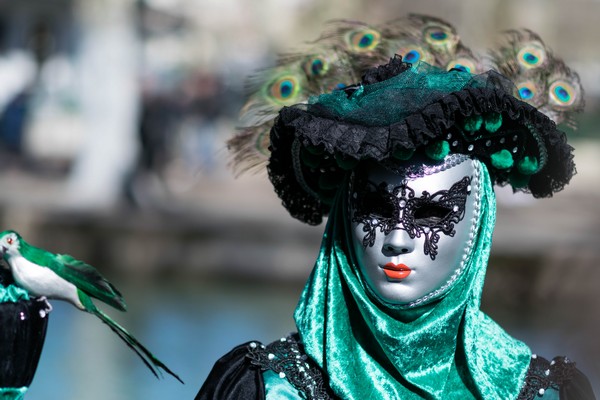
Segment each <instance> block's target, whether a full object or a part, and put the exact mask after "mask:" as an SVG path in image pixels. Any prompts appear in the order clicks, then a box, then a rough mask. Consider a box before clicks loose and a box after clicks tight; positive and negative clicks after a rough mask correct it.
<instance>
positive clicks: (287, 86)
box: [270, 76, 300, 101]
mask: <svg viewBox="0 0 600 400" xmlns="http://www.w3.org/2000/svg"><path fill="white" fill-rule="evenodd" d="M299 90H300V87H299V85H298V81H297V80H296V78H294V77H293V76H284V77H281V78H279V79H277V80H276V81H275V82H273V84H271V89H270V92H271V96H273V98H274V99H275V100H278V101H287V100H291V99H293V98H294V97H296V95H297V94H298V91H299Z"/></svg>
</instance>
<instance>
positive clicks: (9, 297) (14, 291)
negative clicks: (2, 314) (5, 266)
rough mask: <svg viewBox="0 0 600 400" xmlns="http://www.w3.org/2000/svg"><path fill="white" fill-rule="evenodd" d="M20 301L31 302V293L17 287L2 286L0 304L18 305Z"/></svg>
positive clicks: (0, 287)
mask: <svg viewBox="0 0 600 400" xmlns="http://www.w3.org/2000/svg"><path fill="white" fill-rule="evenodd" d="M19 300H29V293H27V291H26V290H24V289H21V288H20V287H17V286H15V285H8V286H6V287H4V286H2V285H0V303H9V302H10V303H16V302H17V301H19Z"/></svg>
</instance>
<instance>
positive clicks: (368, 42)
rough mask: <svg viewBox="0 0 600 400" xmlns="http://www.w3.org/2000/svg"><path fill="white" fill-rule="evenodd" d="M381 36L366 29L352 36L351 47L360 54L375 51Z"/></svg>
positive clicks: (374, 31)
mask: <svg viewBox="0 0 600 400" xmlns="http://www.w3.org/2000/svg"><path fill="white" fill-rule="evenodd" d="M380 39H381V34H380V33H379V32H377V31H376V30H373V29H365V30H362V31H358V32H354V33H351V34H350V43H349V44H350V47H351V48H352V49H353V50H355V51H358V52H365V51H370V50H373V49H374V48H376V47H377V45H378V44H379V41H380Z"/></svg>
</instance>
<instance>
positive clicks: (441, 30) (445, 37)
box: [424, 26, 458, 46]
mask: <svg viewBox="0 0 600 400" xmlns="http://www.w3.org/2000/svg"><path fill="white" fill-rule="evenodd" d="M424 37H425V41H426V42H427V43H429V44H430V45H433V46H440V45H442V46H452V45H453V44H456V43H457V42H458V38H457V36H456V35H455V34H454V33H452V31H450V30H449V29H448V28H445V27H443V26H431V27H429V28H427V29H425V31H424Z"/></svg>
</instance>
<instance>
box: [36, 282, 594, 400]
mask: <svg viewBox="0 0 600 400" xmlns="http://www.w3.org/2000/svg"><path fill="white" fill-rule="evenodd" d="M119 286H122V287H121V288H120V289H122V291H123V292H124V293H125V294H126V298H127V300H128V305H129V311H128V312H127V313H125V314H119V313H117V312H115V313H111V315H112V316H114V317H115V318H116V319H117V320H118V321H119V322H120V323H122V324H123V325H124V326H125V327H127V329H128V330H130V332H132V333H134V334H135V335H136V336H137V337H138V339H140V341H141V342H142V343H144V344H145V345H146V346H147V347H148V348H149V349H150V350H151V351H152V352H153V353H154V354H155V355H156V356H158V357H159V358H160V359H161V360H162V361H164V362H165V363H166V364H167V365H168V366H169V367H170V368H171V369H172V370H173V371H175V372H176V373H178V374H179V375H180V376H181V378H182V379H183V380H184V381H185V382H186V384H185V385H181V384H180V383H179V382H177V381H176V380H175V379H172V378H171V377H169V376H165V378H164V379H163V380H157V379H155V378H154V376H153V375H152V374H151V373H150V372H149V371H148V370H147V369H146V368H145V366H144V365H143V364H142V363H141V362H140V361H139V360H138V359H137V357H136V356H135V355H134V353H133V352H132V351H130V350H129V349H128V348H127V347H126V346H125V345H124V344H123V343H122V342H121V341H120V340H119V339H118V338H117V337H116V335H114V334H113V333H112V332H111V331H110V330H109V329H108V328H107V327H106V326H104V325H103V324H102V323H101V322H100V321H99V320H97V319H96V318H95V317H93V316H91V315H86V314H83V313H81V312H79V311H77V310H76V309H75V308H74V307H72V306H71V305H69V304H65V303H62V302H53V305H54V311H53V312H52V313H51V318H50V323H49V326H48V336H47V339H46V343H45V347H44V350H43V353H42V358H41V361H40V365H39V367H38V371H37V374H36V376H35V378H34V381H33V384H32V386H31V388H30V390H29V392H28V395H27V396H26V399H27V400H75V399H77V400H81V399H85V400H95V399H98V400H100V399H102V400H105V399H111V400H137V399H144V400H152V399H157V400H158V399H161V400H163V399H193V398H194V396H195V395H196V393H197V392H198V389H199V387H200V386H201V384H202V382H203V381H204V379H205V378H206V376H207V374H208V372H209V371H210V368H211V367H212V365H213V364H214V362H215V361H216V360H217V359H218V358H219V357H220V356H222V355H223V354H224V353H225V352H227V351H228V350H230V349H231V348H232V347H234V346H236V345H238V344H240V343H243V342H246V341H249V340H260V341H262V342H270V341H273V340H275V339H277V338H279V337H281V336H283V335H286V334H287V333H289V332H290V331H293V330H294V323H293V319H292V313H293V310H294V307H295V305H296V301H297V299H298V296H299V294H300V291H301V285H281V284H275V283H272V284H266V283H259V282H256V281H250V282H239V281H236V282H223V281H218V282H187V283H169V284H166V283H165V284H160V283H142V282H138V283H136V284H130V285H125V286H123V285H119ZM484 303H487V304H486V305H485V307H486V308H487V310H486V311H487V312H489V313H490V315H491V316H492V317H493V318H494V319H496V320H497V321H498V322H499V323H500V324H501V325H502V326H503V327H504V328H505V329H506V330H507V331H508V332H509V333H511V334H512V335H514V336H515V337H517V338H519V339H522V340H524V341H526V342H527V343H528V344H529V345H530V346H531V348H532V350H533V351H534V352H537V353H539V354H542V355H544V356H546V357H553V356H555V355H561V354H567V355H569V356H570V357H571V358H572V359H574V360H575V361H577V362H578V365H579V366H580V368H581V369H583V370H584V371H585V372H586V373H587V375H588V376H589V377H590V380H592V381H593V384H594V385H595V390H596V391H598V389H599V387H598V384H599V381H598V379H597V372H598V370H599V368H598V367H599V365H598V362H597V360H596V359H595V358H594V356H593V353H589V351H588V350H589V344H590V343H589V341H591V340H593V339H590V338H589V337H587V336H586V335H583V336H582V334H583V333H585V332H582V330H583V329H587V328H582V326H583V327H585V325H581V324H579V325H578V323H577V322H573V321H574V320H565V321H562V322H561V321H560V320H558V319H557V318H556V316H554V315H552V314H551V313H550V314H548V313H541V314H540V315H539V316H533V315H531V314H528V313H529V311H527V309H526V308H523V313H518V312H517V313H515V312H514V310H507V309H505V308H503V307H497V306H495V305H494V302H491V303H490V301H484ZM549 311H550V312H551V310H549ZM578 320H579V319H576V320H575V321H578Z"/></svg>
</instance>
